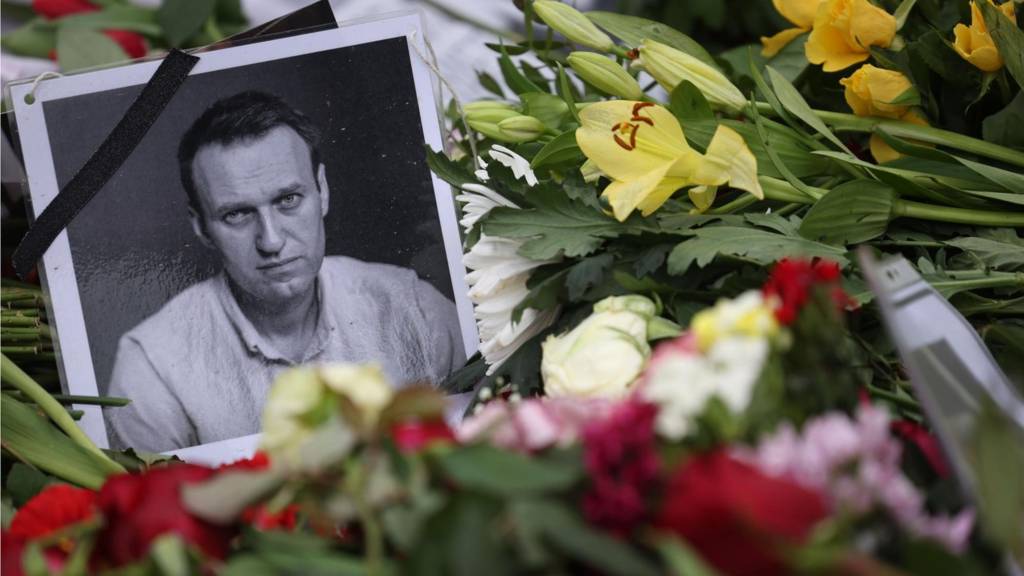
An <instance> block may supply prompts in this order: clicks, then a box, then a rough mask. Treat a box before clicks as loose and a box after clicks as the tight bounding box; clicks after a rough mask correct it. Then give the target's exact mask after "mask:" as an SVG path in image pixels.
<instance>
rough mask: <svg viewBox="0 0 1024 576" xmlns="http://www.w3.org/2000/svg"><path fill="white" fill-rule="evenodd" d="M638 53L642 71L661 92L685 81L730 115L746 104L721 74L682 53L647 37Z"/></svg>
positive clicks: (737, 91) (740, 93) (735, 88)
mask: <svg viewBox="0 0 1024 576" xmlns="http://www.w3.org/2000/svg"><path fill="white" fill-rule="evenodd" d="M639 50H640V60H641V61H642V65H643V67H644V69H645V70H646V71H647V73H648V74H650V75H651V76H653V77H654V79H655V80H657V81H658V84H661V86H662V87H663V88H665V90H668V91H669V92H671V91H672V90H673V89H675V87H676V86H678V85H679V83H680V82H682V81H683V80H689V81H690V82H692V83H693V85H694V86H696V87H697V88H698V89H699V90H700V91H701V93H703V94H704V97H705V98H707V100H708V102H710V103H711V104H712V105H717V106H719V107H722V108H725V109H726V110H728V111H729V112H733V113H736V112H739V111H740V110H741V109H742V108H743V107H744V106H745V105H746V103H747V99H746V98H744V97H743V93H742V92H740V90H739V88H737V87H736V86H735V85H733V83H732V82H730V81H729V79H728V78H726V77H725V75H724V74H722V73H721V72H719V71H718V70H716V69H714V68H712V67H711V66H709V65H707V64H705V63H704V62H701V61H700V60H699V59H697V58H694V57H693V56H690V55H689V54H687V53H686V52H683V51H681V50H676V49H675V48H672V47H671V46H667V45H665V44H662V43H661V42H655V41H654V40H651V39H649V38H648V39H646V40H644V41H643V43H641V44H640V49H639Z"/></svg>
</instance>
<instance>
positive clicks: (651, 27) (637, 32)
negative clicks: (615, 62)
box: [585, 11, 719, 70]
mask: <svg viewBox="0 0 1024 576" xmlns="http://www.w3.org/2000/svg"><path fill="white" fill-rule="evenodd" d="M585 14H586V16H587V18H590V21H591V22H593V23H594V24H597V25H598V26H600V27H601V28H604V30H605V32H608V33H609V34H611V35H612V36H617V37H618V38H619V39H620V40H622V41H623V42H625V43H626V44H628V45H630V46H631V47H633V48H636V47H637V46H639V45H640V42H642V41H643V40H644V39H645V38H650V39H651V40H654V41H656V42H661V43H662V44H668V45H669V46H671V47H673V48H675V49H676V50H680V51H682V52H686V53H687V54H689V55H690V56H693V57H694V58H697V59H698V60H701V61H703V62H704V63H705V64H707V65H708V66H711V67H712V68H714V69H715V70H719V67H718V63H717V62H715V59H714V58H712V57H711V54H709V53H708V51H707V50H705V49H704V47H703V46H701V45H700V44H699V43H698V42H697V41H696V40H694V39H693V38H690V37H689V36H687V35H686V34H683V33H682V32H680V31H678V30H676V29H675V28H671V27H669V26H666V25H664V24H662V23H661V22H655V21H654V20H648V19H646V18H640V17H639V16H627V15H625V14H616V13H614V12H602V11H592V12H586V13H585Z"/></svg>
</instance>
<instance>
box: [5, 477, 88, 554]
mask: <svg viewBox="0 0 1024 576" xmlns="http://www.w3.org/2000/svg"><path fill="white" fill-rule="evenodd" d="M95 515H96V493H95V492H93V491H92V490H86V489H84V488H75V487H74V486H69V485H68V484H52V485H50V486H47V487H46V488H44V489H43V490H42V491H41V492H39V493H38V494H36V495H35V496H33V497H32V499H31V500H29V501H28V502H26V503H25V505H24V506H22V507H21V508H19V509H18V513H17V514H15V515H14V519H13V520H11V534H14V535H17V536H22V537H24V538H25V539H27V540H33V539H35V538H40V537H42V536H46V535H48V534H52V533H54V532H56V531H58V530H60V529H62V528H65V527H67V526H70V525H72V524H77V523H79V522H83V521H85V520H88V519H90V518H92V517H93V516H95Z"/></svg>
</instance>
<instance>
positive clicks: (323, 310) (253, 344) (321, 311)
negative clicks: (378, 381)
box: [216, 265, 337, 364]
mask: <svg viewBox="0 0 1024 576" xmlns="http://www.w3.org/2000/svg"><path fill="white" fill-rule="evenodd" d="M216 286H217V296H218V299H219V300H220V302H221V305H222V306H223V309H224V313H225V314H226V315H227V317H228V320H229V321H230V322H231V324H232V326H234V328H235V331H236V332H237V333H238V336H239V338H241V339H242V344H243V345H244V346H245V349H246V350H247V351H248V352H249V354H253V355H260V356H262V357H264V358H265V359H267V360H268V361H273V362H283V363H286V364H294V363H295V362H293V361H292V360H291V359H290V358H286V357H285V356H284V355H283V354H281V353H280V352H279V351H278V350H277V348H275V347H274V346H273V345H272V344H271V343H270V342H268V341H267V340H266V339H265V338H264V337H263V336H262V335H261V334H260V333H259V332H258V331H257V330H256V327H255V326H253V325H252V322H251V321H249V318H247V317H246V315H245V314H244V313H243V312H242V309H241V308H240V307H239V306H238V302H237V301H236V300H235V295H234V293H232V291H231V286H230V285H229V284H228V277H227V274H226V273H225V272H224V271H223V270H222V271H221V273H220V274H219V276H218V280H217V283H216ZM329 293H330V280H329V278H328V275H327V274H325V273H324V270H323V266H322V265H321V267H320V272H319V273H318V274H317V279H316V299H317V304H318V305H317V310H318V312H317V323H316V329H315V331H314V332H313V339H312V341H311V342H310V346H309V349H308V350H307V351H306V353H305V354H303V357H302V358H300V360H299V361H300V362H307V361H309V360H311V359H313V358H315V357H316V356H317V355H318V354H320V352H322V351H323V350H324V348H325V347H326V346H327V343H328V341H329V340H330V337H331V335H332V334H333V333H334V332H335V330H336V329H337V327H336V326H335V325H334V320H333V318H332V317H331V315H330V314H329V313H328V311H327V306H326V305H325V302H324V300H325V298H324V294H329Z"/></svg>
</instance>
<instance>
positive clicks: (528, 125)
mask: <svg viewBox="0 0 1024 576" xmlns="http://www.w3.org/2000/svg"><path fill="white" fill-rule="evenodd" d="M544 130H545V128H544V123H543V122H541V121H540V120H538V119H536V118H534V117H533V116H514V117H512V118H506V119H504V120H502V121H501V122H498V132H500V133H501V134H502V136H504V140H505V141H506V142H517V143H518V142H532V141H533V140H536V139H537V138H539V137H540V135H541V134H543V133H544Z"/></svg>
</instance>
